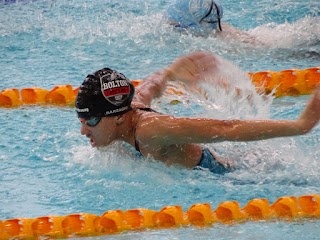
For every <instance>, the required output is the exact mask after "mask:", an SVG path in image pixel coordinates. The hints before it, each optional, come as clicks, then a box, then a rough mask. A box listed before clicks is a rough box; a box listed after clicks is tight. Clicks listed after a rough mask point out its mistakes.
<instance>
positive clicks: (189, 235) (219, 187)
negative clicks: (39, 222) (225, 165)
mask: <svg viewBox="0 0 320 240" xmlns="http://www.w3.org/2000/svg"><path fill="white" fill-rule="evenodd" d="M221 2H222V4H223V6H224V18H223V21H225V22H228V23H230V24H232V25H234V26H236V27H238V28H240V29H242V30H246V31H248V32H249V33H250V34H252V35H254V36H257V37H259V39H261V40H263V42H264V43H265V46H252V45H248V44H244V43H239V42H237V41H223V40H221V39H218V38H215V37H213V36H211V37H208V38H202V37H195V36H192V35H186V34H180V33H177V32H174V31H173V30H172V29H171V28H170V27H168V26H166V25H165V24H164V23H163V20H162V13H163V11H164V10H165V8H166V6H168V4H169V3H170V1H165V0H159V1H155V0H146V1H143V2H141V1H137V0H129V1H126V2H125V1H116V0H96V1H87V0H68V1H65V0H55V1H53V0H47V1H44V0H38V1H0V22H1V24H0V53H1V58H0V69H1V80H0V90H2V89H5V88H19V89H21V88H24V87H31V86H37V87H41V88H45V89H52V88H53V87H54V86H57V85H62V84H71V85H73V86H78V85H79V84H80V83H81V82H82V80H83V79H84V77H85V76H86V75H87V74H88V73H91V72H93V71H95V70H97V69H100V68H102V67H111V68H115V69H117V70H119V71H120V72H122V73H124V74H125V75H126V76H127V77H129V78H130V79H141V78H143V77H145V76H147V75H148V74H149V73H151V72H153V71H156V70H158V69H160V68H162V67H164V66H166V65H167V64H169V63H170V62H171V61H172V60H173V59H174V58H175V57H177V56H179V55H181V54H185V53H189V52H191V51H194V50H199V49H200V50H208V51H212V52H214V53H216V54H218V55H220V56H222V57H224V58H226V59H228V60H230V61H232V62H234V63H235V64H237V65H239V66H240V67H241V68H242V69H243V70H244V71H246V72H255V71H263V70H269V69H270V70H274V71H280V70H283V69H292V68H298V69H305V68H309V67H315V66H319V63H320V24H319V22H320V17H319V13H320V5H319V2H318V0H309V1H302V0H298V1H297V0H296V1H293V0H285V1H281V2H278V1H267V0H262V1H258V2H254V1H251V0H244V1H241V2H239V1H235V0H231V1H228V2H227V1H221ZM237 80H239V84H240V85H242V84H243V85H244V84H245V83H242V82H241V79H237ZM209 97H210V98H209V100H205V99H202V98H201V97H199V96H193V97H192V98H191V99H186V98H185V97H182V98H179V100H180V103H179V104H176V105H172V104H170V102H171V100H172V99H175V98H178V97H177V96H165V97H164V98H163V99H161V101H159V102H156V103H155V107H156V108H157V109H158V110H160V111H162V112H166V113H170V114H175V115H178V116H179V115H180V116H182V115H183V116H186V115H188V116H198V115H201V116H209V117H218V118H275V119H295V118H297V116H298V115H299V113H300V112H301V110H302V108H303V107H304V105H305V103H306V101H307V99H308V96H299V97H283V98H279V99H274V100H273V101H272V102H270V100H269V101H263V100H262V98H261V96H258V95H257V96H256V97H255V98H254V100H253V102H248V101H246V100H245V99H237V98H234V97H233V96H228V95H227V96H226V95H224V94H223V93H221V92H219V91H215V92H212V93H210V96H209ZM0 121H1V123H2V127H1V128H0V139H1V141H0V171H1V174H0V199H1V204H0V219H2V220H5V219H9V218H15V217H29V218H35V217H39V216H47V215H67V214H71V213H78V212H87V213H94V214H98V215H101V214H102V213H103V212H105V211H107V210H112V209H123V210H127V209H133V208H139V207H143V208H149V209H154V210H160V209H161V208H162V207H164V206H167V205H181V206H182V207H183V209H184V210H187V209H188V208H189V207H190V206H191V205H192V204H194V203H203V202H208V203H210V204H211V206H212V208H213V209H214V208H215V207H216V206H218V204H219V203H221V202H223V201H227V200H236V201H238V202H239V203H240V205H241V206H244V205H245V204H246V203H247V202H248V201H249V200H251V199H253V198H267V199H268V200H269V201H270V202H274V201H275V200H276V199H278V198H279V197H282V196H291V195H294V196H300V195H307V194H312V193H319V191H320V190H319V188H320V177H319V174H318V173H319V170H320V163H319V159H320V148H319V142H320V128H319V126H318V127H317V128H315V129H314V130H313V131H312V132H311V133H310V134H308V135H304V136H300V137H294V138H279V139H273V140H266V141H260V142H251V143H242V142H237V143H231V142H223V143H219V144H210V145H209V146H211V147H214V148H215V149H216V151H217V152H219V153H220V154H221V155H222V156H224V157H227V158H229V159H232V160H233V161H234V162H235V164H236V166H237V170H236V171H234V172H231V173H228V174H226V175H215V174H212V173H210V172H207V171H193V170H187V169H182V168H179V167H177V166H171V167H167V166H164V165H163V164H161V163H159V162H156V161H154V160H152V159H146V160H142V159H139V158H137V157H136V155H135V153H134V151H133V150H132V149H131V148H129V147H128V146H126V145H123V144H121V143H116V144H114V145H113V146H111V147H110V148H108V149H106V150H105V151H102V152H99V151H97V150H96V149H92V148H91V146H90V145H89V143H88V140H87V139H86V138H85V137H83V136H81V134H80V132H79V129H80V123H79V121H78V119H77V118H76V114H75V112H74V109H72V108H68V107H41V106H23V107H19V108H13V109H0ZM319 229H320V223H319V221H302V222H281V221H279V222H278V221H276V222H256V223H253V222H248V223H245V224H236V225H230V226H229V225H216V226H212V227H208V228H203V229H198V228H194V227H190V228H181V229H170V230H154V231H146V232H139V233H136V232H135V233H133V232H131V233H125V234H120V235H114V236H112V237H108V236H106V237H105V239H108V238H112V239H128V238H129V239H130V238H135V239H195V237H196V238H197V239H212V238H213V237H214V238H215V239H257V238H259V239H276V238H281V239H317V237H318V236H319V233H320V230H319Z"/></svg>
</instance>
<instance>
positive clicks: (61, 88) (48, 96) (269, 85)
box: [0, 66, 320, 108]
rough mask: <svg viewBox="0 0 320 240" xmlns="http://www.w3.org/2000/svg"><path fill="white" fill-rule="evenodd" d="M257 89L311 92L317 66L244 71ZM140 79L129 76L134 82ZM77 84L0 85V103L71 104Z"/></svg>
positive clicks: (319, 78)
mask: <svg viewBox="0 0 320 240" xmlns="http://www.w3.org/2000/svg"><path fill="white" fill-rule="evenodd" d="M248 75H249V77H250V78H251V80H252V82H253V84H254V85H255V87H256V89H257V91H258V92H262V93H266V94H270V93H272V94H274V96H275V97H283V96H299V95H308V94H310V93H312V91H313V89H314V88H315V86H316V85H317V84H319V83H320V66H319V67H313V68H307V69H304V70H299V69H291V70H282V71H280V72H275V71H263V72H256V73H250V72H249V73H248ZM140 82H141V80H132V83H133V84H134V85H135V86H137V85H138V84H139V83H140ZM78 90H79V87H77V88H73V87H72V85H58V86H55V87H54V88H53V89H51V90H46V89H42V88H39V87H30V88H23V89H21V90H19V89H17V88H11V89H4V90H2V91H1V92H0V107H2V108H12V107H19V106H21V105H50V106H70V107H74V102H75V98H76V95H77V93H78ZM167 93H169V94H176V95H179V94H183V92H181V91H179V90H177V89H176V88H173V87H168V88H167Z"/></svg>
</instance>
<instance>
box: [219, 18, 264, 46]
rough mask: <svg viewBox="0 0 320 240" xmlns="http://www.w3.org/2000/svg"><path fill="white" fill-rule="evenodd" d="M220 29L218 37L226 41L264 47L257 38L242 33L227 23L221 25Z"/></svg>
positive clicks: (244, 32)
mask: <svg viewBox="0 0 320 240" xmlns="http://www.w3.org/2000/svg"><path fill="white" fill-rule="evenodd" d="M222 29H223V31H221V32H218V36H220V37H222V38H226V39H228V38H229V39H231V40H238V41H240V42H243V43H248V44H252V45H261V46H263V45H265V44H264V43H263V42H261V41H260V40H259V39H258V38H256V37H255V36H252V35H250V34H249V33H247V32H246V31H242V30H240V29H238V28H236V27H234V26H232V25H229V24H227V23H222Z"/></svg>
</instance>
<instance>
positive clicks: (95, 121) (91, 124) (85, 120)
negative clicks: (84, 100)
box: [79, 117, 102, 127]
mask: <svg viewBox="0 0 320 240" xmlns="http://www.w3.org/2000/svg"><path fill="white" fill-rule="evenodd" d="M101 118H102V117H91V118H79V120H80V122H81V123H84V124H85V125H87V126H89V127H94V126H96V125H97V124H98V123H99V122H100V121H101Z"/></svg>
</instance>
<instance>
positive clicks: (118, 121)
mask: <svg viewBox="0 0 320 240" xmlns="http://www.w3.org/2000/svg"><path fill="white" fill-rule="evenodd" d="M123 122H124V116H123V115H122V114H121V115H118V116H116V124H117V125H121V124H122V123H123Z"/></svg>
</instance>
